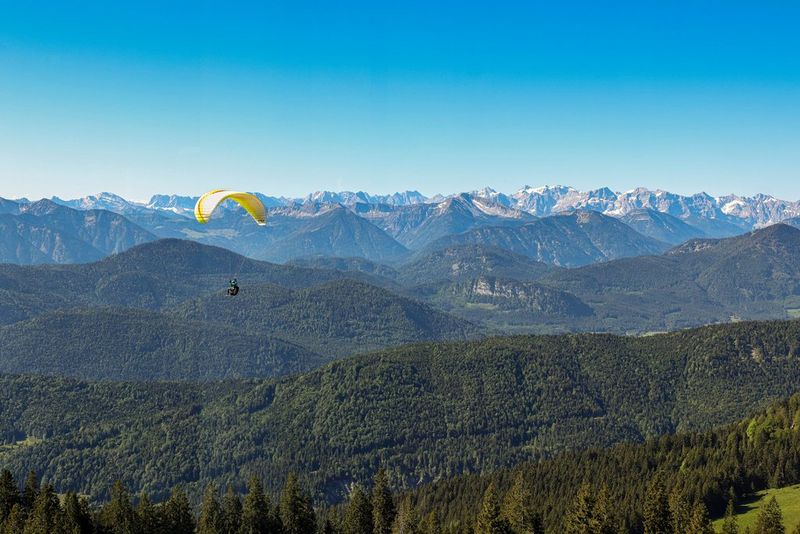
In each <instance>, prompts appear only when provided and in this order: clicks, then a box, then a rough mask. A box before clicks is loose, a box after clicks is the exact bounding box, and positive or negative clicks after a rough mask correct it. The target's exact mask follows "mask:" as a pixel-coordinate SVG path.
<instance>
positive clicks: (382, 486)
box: [372, 468, 396, 534]
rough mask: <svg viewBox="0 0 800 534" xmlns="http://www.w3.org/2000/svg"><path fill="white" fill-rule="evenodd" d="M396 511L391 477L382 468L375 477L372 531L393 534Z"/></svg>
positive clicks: (378, 533)
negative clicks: (390, 486)
mask: <svg viewBox="0 0 800 534" xmlns="http://www.w3.org/2000/svg"><path fill="white" fill-rule="evenodd" d="M395 515H396V511H395V508H394V500H392V491H391V489H390V488H389V476H388V475H387V474H386V470H385V469H383V468H381V469H379V470H378V473H377V474H376V475H375V484H374V486H373V489H372V530H373V533H374V534H391V532H392V525H393V524H394V517H395Z"/></svg>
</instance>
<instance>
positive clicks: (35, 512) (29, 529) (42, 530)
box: [23, 484, 64, 534]
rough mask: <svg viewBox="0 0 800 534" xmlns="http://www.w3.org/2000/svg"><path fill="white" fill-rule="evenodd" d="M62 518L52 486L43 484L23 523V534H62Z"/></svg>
mask: <svg viewBox="0 0 800 534" xmlns="http://www.w3.org/2000/svg"><path fill="white" fill-rule="evenodd" d="M63 526H64V518H63V517H62V515H61V506H60V505H59V502H58V496H57V495H56V492H55V491H54V490H53V486H51V485H50V484H45V485H44V486H42V487H41V488H40V489H39V492H38V495H37V496H36V500H35V501H34V502H33V508H32V509H31V511H30V513H29V514H28V519H27V520H26V521H25V528H24V530H23V532H24V534H62V533H63V532H64V531H63V529H62V527H63Z"/></svg>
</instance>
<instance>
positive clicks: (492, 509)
mask: <svg viewBox="0 0 800 534" xmlns="http://www.w3.org/2000/svg"><path fill="white" fill-rule="evenodd" d="M510 531H511V529H510V527H509V525H508V522H507V521H506V520H505V519H504V518H503V516H502V514H501V513H500V502H499V501H498V499H497V489H496V488H495V485H494V483H491V484H489V487H488V488H486V493H484V494H483V505H482V506H481V510H480V512H479V513H478V517H477V519H476V520H475V529H474V532H475V534H507V533H509V532H510Z"/></svg>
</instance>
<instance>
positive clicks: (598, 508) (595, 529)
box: [589, 484, 619, 534]
mask: <svg viewBox="0 0 800 534" xmlns="http://www.w3.org/2000/svg"><path fill="white" fill-rule="evenodd" d="M589 523H590V524H591V532H592V534H617V532H618V531H619V527H618V526H617V523H616V521H615V519H614V510H613V505H612V503H611V496H610V495H609V492H608V486H606V485H605V484H603V487H602V488H600V493H598V494H597V498H596V499H595V501H594V508H593V509H592V517H591V519H590V522H589Z"/></svg>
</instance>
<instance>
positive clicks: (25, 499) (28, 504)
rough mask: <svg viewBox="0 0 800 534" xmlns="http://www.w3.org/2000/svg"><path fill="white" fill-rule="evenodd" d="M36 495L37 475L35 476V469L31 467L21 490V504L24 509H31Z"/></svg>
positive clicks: (37, 492)
mask: <svg viewBox="0 0 800 534" xmlns="http://www.w3.org/2000/svg"><path fill="white" fill-rule="evenodd" d="M37 495H39V477H37V476H36V471H34V470H33V469H31V470H30V471H29V472H28V477H27V478H26V479H25V488H24V489H23V490H22V506H23V507H24V508H25V509H26V510H29V511H30V510H32V509H33V503H34V502H35V501H36V496H37Z"/></svg>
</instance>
